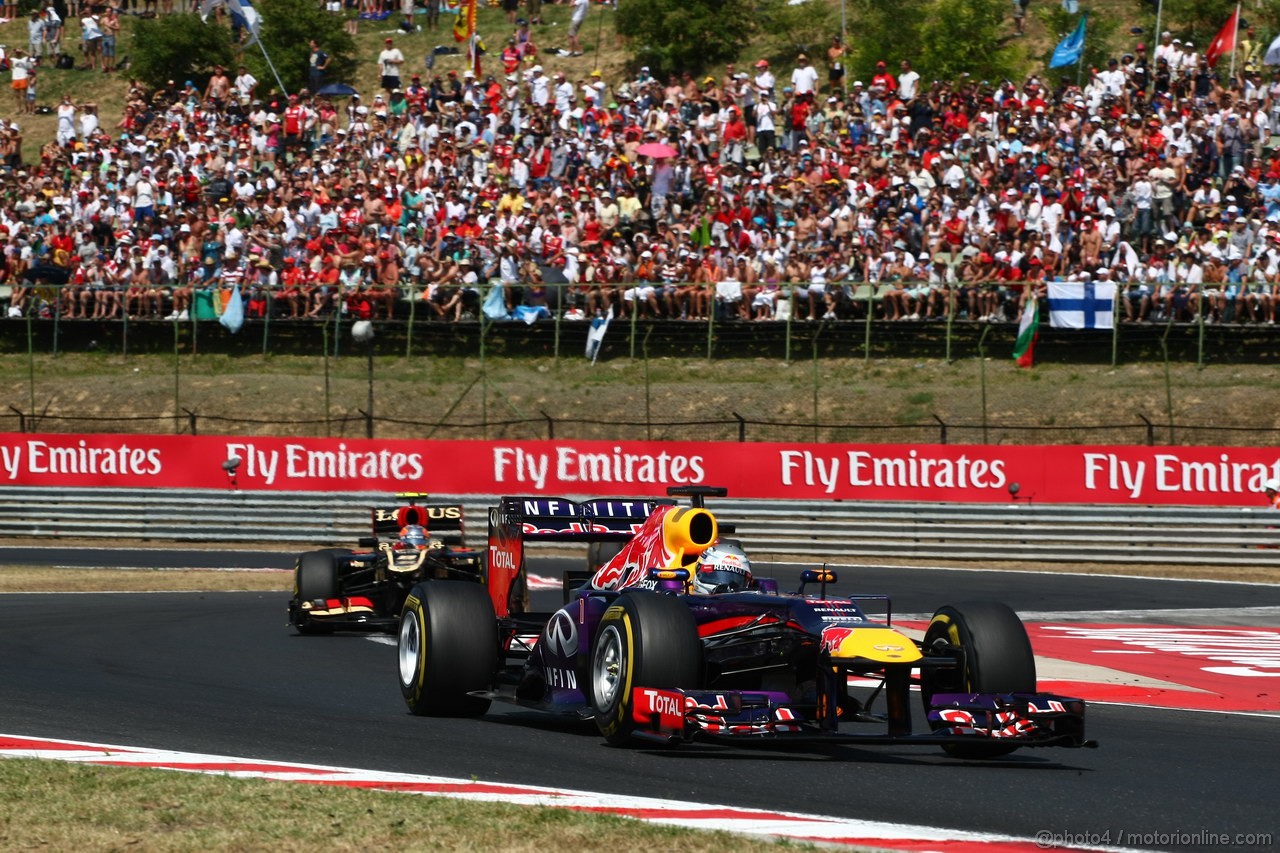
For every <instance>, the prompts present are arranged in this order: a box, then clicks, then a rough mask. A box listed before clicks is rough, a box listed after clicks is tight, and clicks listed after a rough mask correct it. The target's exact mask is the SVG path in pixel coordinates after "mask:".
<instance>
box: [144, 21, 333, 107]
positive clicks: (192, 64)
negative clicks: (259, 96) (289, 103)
mask: <svg viewBox="0 0 1280 853" xmlns="http://www.w3.org/2000/svg"><path fill="white" fill-rule="evenodd" d="M258 7H259V9H260V10H261V13H262V16H263V21H264V23H263V25H262V47H265V48H266V54H267V55H269V56H270V57H271V62H272V64H273V65H274V66H275V70H276V72H278V73H279V74H280V79H281V82H283V83H284V85H285V88H286V90H287V91H290V92H296V91H298V90H299V89H301V88H303V87H304V86H306V85H307V67H308V56H309V54H310V47H309V45H310V40H311V39H315V40H316V41H317V42H318V43H319V44H321V45H322V46H323V47H324V50H325V52H326V53H328V54H329V56H330V66H329V69H328V71H329V79H331V80H343V79H346V78H348V77H349V76H350V75H351V74H352V73H353V72H354V71H355V65H356V56H355V52H356V44H355V40H354V39H353V38H352V37H351V35H350V34H349V33H347V32H346V31H345V30H344V29H343V26H342V25H343V19H342V18H340V17H336V16H334V15H330V14H328V13H326V12H325V11H324V10H323V9H322V8H321V7H320V6H318V5H317V4H316V3H313V2H311V0H261V2H260V3H259V4H258ZM131 47H132V50H133V72H134V73H135V74H136V75H137V76H138V78H139V79H141V80H142V81H143V82H144V83H146V84H147V85H148V86H152V87H156V88H159V87H162V86H164V85H165V83H166V81H168V80H175V81H176V82H178V83H179V84H181V82H182V81H183V80H185V79H191V80H195V81H196V82H197V83H198V84H199V85H200V86H201V87H203V85H204V84H205V83H206V82H207V81H208V79H209V76H210V75H211V74H212V73H213V67H214V66H215V65H221V66H223V67H225V68H227V69H230V70H229V73H230V75H231V76H232V77H234V76H235V67H236V66H237V65H239V64H241V63H243V64H244V65H246V66H247V67H248V68H249V71H250V73H252V74H253V76H254V77H256V78H257V79H258V80H259V81H260V86H259V91H260V92H267V91H270V90H273V89H277V88H278V87H277V85H276V79H275V74H274V73H273V72H272V70H271V68H270V67H269V66H268V65H267V61H266V58H265V57H264V55H263V50H262V49H261V48H259V47H257V46H256V45H255V46H249V45H244V44H240V45H234V44H233V43H232V40H231V30H230V28H229V27H226V26H223V25H220V24H218V23H217V22H216V21H214V20H212V19H211V20H210V22H208V23H206V22H204V21H202V20H200V16H199V15H196V14H180V15H164V16H161V17H158V18H152V19H145V18H144V19H141V20H139V21H138V22H137V24H136V26H135V27H134V29H133V38H132V41H131Z"/></svg>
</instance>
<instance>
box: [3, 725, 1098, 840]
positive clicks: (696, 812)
mask: <svg viewBox="0 0 1280 853" xmlns="http://www.w3.org/2000/svg"><path fill="white" fill-rule="evenodd" d="M68 747H72V748H71V749H68ZM0 757H14V758H19V757H21V758H41V759H52V760H60V761H70V762H75V763H86V764H113V765H127V766H134V767H151V768H157V769H168V770H182V771H188V772H197V773H210V774H219V775H227V776H234V777H245V778H260V779H272V780H277V781H288V782H305V783H312V784H330V785H347V786H359V787H370V786H372V787H375V788H381V789H385V790H389V791H399V792H403V793H417V794H427V795H433V796H444V797H454V798H457V799H464V800H473V801H478V802H505V803H515V804H519V805H536V806H551V807H557V808H570V809H576V810H580V811H588V812H603V813H608V814H615V815H618V816H621V817H631V818H637V819H640V820H645V821H649V822H652V823H660V824H668V825H674V826H682V827H687V828H691V829H701V830H723V831H727V832H736V833H744V834H748V835H761V836H772V837H777V838H790V839H797V840H812V841H818V842H824V843H826V844H839V845H843V846H850V847H858V848H868V847H869V848H875V849H883V850H916V851H918V850H920V849H922V844H923V845H928V847H926V848H925V849H930V848H933V846H934V845H937V848H936V849H945V850H947V851H951V853H978V851H988V853H990V851H1014V850H1018V851H1022V850H1034V849H1035V848H1036V842H1035V840H1034V839H1031V838H1021V837H1018V836H1011V835H1001V834H996V833H986V832H974V831H970V830H958V829H944V828H941V827H932V826H923V825H911V824H901V823H888V822H884V821H871V820H860V819H855V818H840V817H826V816H822V815H808V814H800V813H796V812H779V811H769V810H765V809H748V808H736V807H731V806H721V805H712V804H705V803H690V802H686V801H683V800H667V799H657V798H650V797H627V796H621V795H616V794H600V793H593V792H590V791H576V790H572V789H568V788H545V787H540V786H532V785H519V784H507V783H490V782H483V781H479V780H476V779H450V778H446V777H440V776H420V775H415V774H408V773H390V772H383V771H371V770H357V769H351V768H345V767H332V766H326V765H317V764H299V763H295V762H285V761H263V760H256V759H244V758H229V757H225V756H217V755H204V754H200V753H187V752H175V751H168V750H155V749H146V748H140V747H121V746H110V745H105V744H92V743H85V742H82V741H68V740H57V739H52V738H30V737H26V736H22V735H0ZM1059 849H1069V850H1071V849H1073V850H1118V849H1120V848H1114V847H1063V848H1059Z"/></svg>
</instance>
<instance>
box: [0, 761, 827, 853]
mask: <svg viewBox="0 0 1280 853" xmlns="http://www.w3.org/2000/svg"><path fill="white" fill-rule="evenodd" d="M605 840H607V841H608V844H609V846H610V847H611V848H612V849H614V850H651V849H659V848H661V847H664V846H668V845H669V846H673V847H676V848H678V849H679V850H681V851H684V853H718V851H722V850H728V849H732V850H735V851H756V850H760V851H764V850H770V851H774V850H778V849H779V848H780V847H781V849H793V850H794V849H812V848H811V847H808V846H802V845H794V844H787V843H784V844H781V845H779V844H777V843H774V842H769V841H762V840H754V839H750V838H745V837H743V836H737V835H730V834H728V833H723V832H717V833H711V832H697V831H692V830H683V829H677V828H674V827H664V826H658V825H654V824H647V823H641V822H639V821H633V820H626V819H623V818H616V817H610V816H606V815H588V814H581V813H576V812H572V811H569V810H566V809H555V808H548V807H524V806H512V805H504V804H477V803H468V802H463V801H460V800H456V799H450V798H446V797H430V796H406V795H398V796H397V795H392V794H389V793H385V792H378V791H362V790H347V789H342V788H329V787H323V788H322V787H318V786H311V785H306V784H298V783H281V782H269V781H263V780H257V779H236V778H230V777H226V776H202V775H196V774H186V773H177V772H161V771H155V770H141V769H136V768H118V767H94V766H87V765H76V764H64V763H62V762H57V761H36V760H30V759H9V760H6V761H0V848H3V849H6V850H18V849H31V848H39V849H47V850H127V849H135V850H146V851H152V853H159V851H187V850H237V851H249V850H271V851H295V850H296V851H312V850H317V849H322V850H326V851H333V853H343V851H352V853H362V851H365V850H378V849H397V850H504V851H513V853H520V851H529V853H534V851H542V850H557V849H560V850H572V849H579V850H590V849H593V848H598V847H601V846H602V842H603V841H605Z"/></svg>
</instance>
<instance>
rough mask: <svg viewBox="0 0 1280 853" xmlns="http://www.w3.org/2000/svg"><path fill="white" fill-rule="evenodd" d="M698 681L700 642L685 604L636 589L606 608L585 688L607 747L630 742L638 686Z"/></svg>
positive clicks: (687, 684)
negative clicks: (588, 693)
mask: <svg viewBox="0 0 1280 853" xmlns="http://www.w3.org/2000/svg"><path fill="white" fill-rule="evenodd" d="M701 679H702V642H701V641H700V640H699V639H698V626H697V623H696V622H695V621H694V619H693V614H692V613H691V612H690V611H689V607H688V605H686V604H684V603H683V602H681V601H680V600H679V599H677V598H673V597H672V596H669V595H661V594H659V593H655V592H649V591H646V590H635V591H632V592H629V593H626V594H624V595H622V596H620V597H619V598H617V599H616V600H615V601H614V603H613V604H612V605H611V606H610V607H609V609H608V610H606V611H605V613H604V616H603V617H602V618H601V620H600V626H599V628H598V629H597V630H596V639H595V642H594V643H593V645H592V650H591V673H590V679H589V683H588V688H587V689H588V690H589V692H590V695H589V696H588V701H589V702H590V704H591V710H592V711H593V712H594V714H595V720H596V727H597V728H599V729H600V734H601V735H603V736H604V739H605V740H606V741H607V742H608V743H609V744H610V745H612V746H621V745H623V744H626V743H628V742H629V741H630V739H631V734H632V732H634V731H635V729H636V723H635V719H634V717H633V716H632V708H633V704H634V702H633V696H634V693H635V690H636V689H637V688H641V687H652V688H658V689H670V688H684V689H694V688H697V687H700V686H701Z"/></svg>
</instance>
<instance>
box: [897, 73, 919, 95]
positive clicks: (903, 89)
mask: <svg viewBox="0 0 1280 853" xmlns="http://www.w3.org/2000/svg"><path fill="white" fill-rule="evenodd" d="M919 84H920V75H919V74H918V73H917V72H916V70H915V69H914V68H913V69H911V70H910V71H908V72H906V73H905V74H903V75H901V76H900V77H898V97H899V98H901V99H902V100H904V101H909V100H911V99H912V98H914V97H915V96H916V87H917V86H918V85H919Z"/></svg>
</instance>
